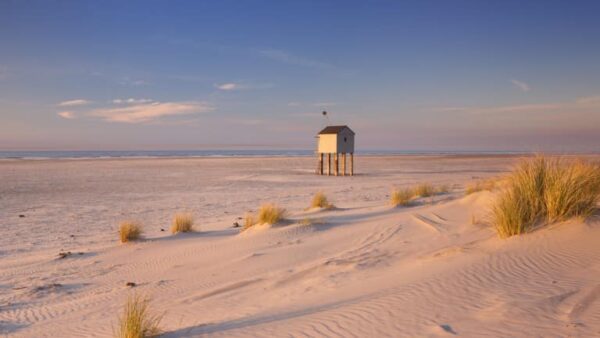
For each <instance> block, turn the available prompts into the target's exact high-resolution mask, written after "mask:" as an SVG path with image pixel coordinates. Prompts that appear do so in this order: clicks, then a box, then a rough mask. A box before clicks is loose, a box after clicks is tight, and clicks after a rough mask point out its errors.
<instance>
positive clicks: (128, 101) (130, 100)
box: [112, 97, 154, 104]
mask: <svg viewBox="0 0 600 338" xmlns="http://www.w3.org/2000/svg"><path fill="white" fill-rule="evenodd" d="M150 102H154V100H150V99H135V98H132V97H130V98H128V99H114V100H112V103H114V104H140V103H150Z"/></svg>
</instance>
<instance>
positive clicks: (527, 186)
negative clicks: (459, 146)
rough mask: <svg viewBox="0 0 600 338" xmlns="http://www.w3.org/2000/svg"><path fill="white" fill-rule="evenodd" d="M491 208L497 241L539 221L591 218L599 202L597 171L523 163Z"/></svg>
mask: <svg viewBox="0 0 600 338" xmlns="http://www.w3.org/2000/svg"><path fill="white" fill-rule="evenodd" d="M507 184H508V187H507V188H506V189H505V190H504V191H503V192H502V193H501V195H500V196H499V197H498V199H497V200H496V203H495V204H494V205H493V207H492V216H493V219H494V225H495V227H496V231H497V232H498V234H499V235H500V237H510V236H514V235H519V234H522V233H524V232H527V231H528V230H530V229H532V228H533V227H535V226H536V225H538V224H539V223H541V222H542V221H545V222H546V223H552V222H557V221H564V220H567V219H570V218H573V217H581V218H586V217H587V216H589V215H591V214H592V213H593V212H594V210H595V208H596V204H597V203H598V201H599V200H600V168H599V167H598V166H597V165H592V164H587V163H585V162H581V161H580V162H576V163H564V162H561V160H548V159H546V158H545V157H543V156H538V157H536V158H534V159H532V160H527V161H523V162H521V163H520V164H519V166H518V167H517V168H516V169H515V170H514V171H513V172H512V174H511V175H510V176H509V178H508V182H507Z"/></svg>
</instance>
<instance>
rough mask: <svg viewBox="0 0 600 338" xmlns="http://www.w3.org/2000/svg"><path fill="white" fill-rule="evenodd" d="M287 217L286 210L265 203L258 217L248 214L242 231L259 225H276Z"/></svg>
mask: <svg viewBox="0 0 600 338" xmlns="http://www.w3.org/2000/svg"><path fill="white" fill-rule="evenodd" d="M285 216H286V210H285V209H283V208H280V207H278V206H276V205H275V204H273V203H265V204H263V205H261V207H260V209H259V210H258V213H257V214H256V215H253V214H251V213H247V214H246V219H245V221H244V227H243V229H242V230H247V229H249V228H251V227H253V226H255V225H257V224H275V223H278V222H281V221H283V220H285Z"/></svg>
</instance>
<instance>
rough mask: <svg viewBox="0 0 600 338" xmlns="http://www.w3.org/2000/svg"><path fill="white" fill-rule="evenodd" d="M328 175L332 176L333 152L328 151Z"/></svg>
mask: <svg viewBox="0 0 600 338" xmlns="http://www.w3.org/2000/svg"><path fill="white" fill-rule="evenodd" d="M327 176H331V153H327Z"/></svg>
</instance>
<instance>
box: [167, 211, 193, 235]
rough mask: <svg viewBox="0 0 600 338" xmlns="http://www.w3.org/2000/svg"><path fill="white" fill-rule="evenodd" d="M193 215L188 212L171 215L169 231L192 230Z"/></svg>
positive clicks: (174, 232)
mask: <svg viewBox="0 0 600 338" xmlns="http://www.w3.org/2000/svg"><path fill="white" fill-rule="evenodd" d="M193 226H194V217H193V216H192V214H189V213H178V214H175V216H174V217H173V222H172V223H171V233H173V234H176V233H179V232H191V231H193Z"/></svg>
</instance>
